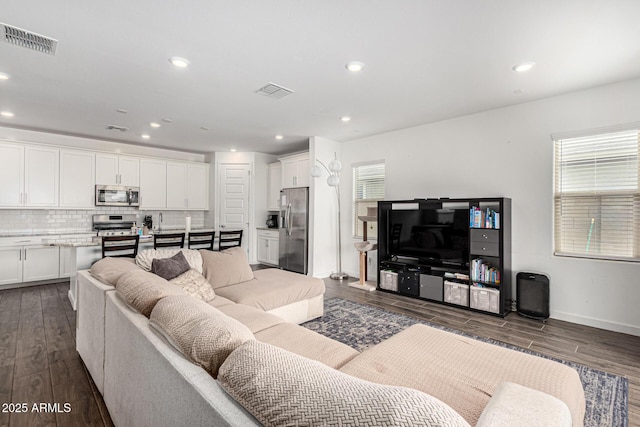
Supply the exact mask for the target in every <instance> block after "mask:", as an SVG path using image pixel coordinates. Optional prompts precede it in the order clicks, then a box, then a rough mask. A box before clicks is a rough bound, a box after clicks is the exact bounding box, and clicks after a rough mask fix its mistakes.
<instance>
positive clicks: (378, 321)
mask: <svg viewBox="0 0 640 427" xmlns="http://www.w3.org/2000/svg"><path fill="white" fill-rule="evenodd" d="M415 323H422V324H425V325H429V326H432V327H434V328H438V329H442V330H445V331H449V332H453V333H456V334H459V335H464V336H470V337H472V338H475V339H478V340H480V341H485V342H489V343H491V344H495V345H499V346H502V347H506V348H511V349H514V350H518V351H522V352H523V353H529V354H533V355H535V356H540V357H544V358H546V359H552V360H556V361H558V362H560V363H563V364H565V365H568V366H571V367H572V368H574V369H575V370H576V371H578V374H579V375H580V379H581V380H582V385H583V386H584V392H585V397H586V402H587V407H586V414H585V420H584V425H585V427H604V426H611V427H620V426H623V427H626V426H627V424H628V410H627V399H628V381H627V379H626V378H623V377H621V376H618V375H613V374H608V373H606V372H602V371H598V370H596V369H591V368H588V367H586V366H583V365H579V364H577V363H572V362H567V361H563V360H559V359H554V358H551V357H547V356H544V355H541V354H539V353H535V352H532V351H530V350H526V349H523V348H520V347H516V346H513V345H510V344H505V343H502V342H499V341H495V340H491V339H486V338H481V337H476V336H473V335H470V334H467V333H465V332H461V331H458V330H455V329H450V328H447V327H444V326H440V325H436V324H433V323H429V322H426V321H422V320H419V319H414V318H412V317H409V316H404V315H401V314H396V313H391V312H388V311H386V310H383V309H380V308H377V307H372V306H368V305H364V304H358V303H355V302H352V301H347V300H344V299H341V298H331V299H328V300H325V308H324V316H322V317H321V318H320V319H316V320H312V321H310V322H307V323H304V324H303V325H302V326H304V327H306V328H308V329H311V330H312V331H316V332H318V333H320V334H322V335H325V336H327V337H329V338H333V339H335V340H336V341H340V342H342V343H344V344H347V345H349V346H351V347H353V348H355V349H356V350H360V351H362V350H365V349H367V348H368V347H371V346H373V345H375V344H377V343H379V342H381V341H383V340H385V339H387V338H389V337H391V336H392V335H395V334H397V333H398V332H400V331H401V330H403V329H405V328H407V327H409V326H411V325H413V324H415Z"/></svg>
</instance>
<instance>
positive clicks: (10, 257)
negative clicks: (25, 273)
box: [0, 247, 22, 285]
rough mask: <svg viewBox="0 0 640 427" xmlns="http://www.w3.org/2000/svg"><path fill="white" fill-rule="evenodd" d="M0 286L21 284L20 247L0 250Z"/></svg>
mask: <svg viewBox="0 0 640 427" xmlns="http://www.w3.org/2000/svg"><path fill="white" fill-rule="evenodd" d="M0 266H2V268H0V285H7V284H10V283H22V247H18V248H12V247H9V248H0Z"/></svg>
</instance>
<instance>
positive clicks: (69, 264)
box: [58, 246, 76, 278]
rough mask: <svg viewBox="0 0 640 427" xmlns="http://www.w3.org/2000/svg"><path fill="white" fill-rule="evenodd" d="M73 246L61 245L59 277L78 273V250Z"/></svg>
mask: <svg viewBox="0 0 640 427" xmlns="http://www.w3.org/2000/svg"><path fill="white" fill-rule="evenodd" d="M73 249H74V248H72V247H64V246H63V247H60V264H59V265H60V268H59V270H60V272H59V273H58V277H60V278H68V277H71V276H72V275H75V273H76V251H74V250H73Z"/></svg>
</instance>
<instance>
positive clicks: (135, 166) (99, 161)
mask: <svg viewBox="0 0 640 427" xmlns="http://www.w3.org/2000/svg"><path fill="white" fill-rule="evenodd" d="M96 184H98V185H125V186H131V187H139V186H140V159H139V158H138V157H133V156H119V155H116V154H103V153H100V154H96Z"/></svg>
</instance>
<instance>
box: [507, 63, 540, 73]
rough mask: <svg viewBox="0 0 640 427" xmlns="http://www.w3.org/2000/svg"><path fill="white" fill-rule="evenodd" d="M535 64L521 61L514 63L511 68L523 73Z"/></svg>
mask: <svg viewBox="0 0 640 427" xmlns="http://www.w3.org/2000/svg"><path fill="white" fill-rule="evenodd" d="M534 65H536V63H535V62H523V63H522V64H516V65H514V66H513V68H512V70H513V71H515V72H517V73H524V72H525V71H529V70H530V69H532V68H533V66H534Z"/></svg>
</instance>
